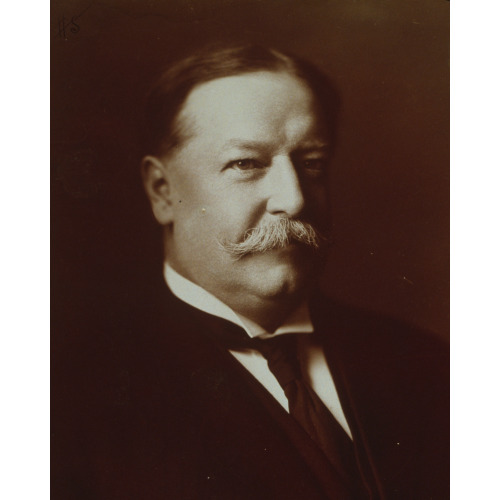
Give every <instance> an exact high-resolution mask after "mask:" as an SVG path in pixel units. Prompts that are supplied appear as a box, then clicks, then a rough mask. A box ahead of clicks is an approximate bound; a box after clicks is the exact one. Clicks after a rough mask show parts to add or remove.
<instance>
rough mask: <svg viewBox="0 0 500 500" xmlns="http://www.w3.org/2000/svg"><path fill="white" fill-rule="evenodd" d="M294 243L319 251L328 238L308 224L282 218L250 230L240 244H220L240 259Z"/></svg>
mask: <svg viewBox="0 0 500 500" xmlns="http://www.w3.org/2000/svg"><path fill="white" fill-rule="evenodd" d="M292 241H297V242H299V243H302V244H303V245H306V246H309V247H311V248H313V249H315V250H318V249H319V248H320V247H321V246H322V244H323V243H324V242H325V241H327V238H326V237H325V236H323V235H322V234H321V233H320V232H319V231H318V230H317V229H316V228H315V227H314V226H312V225H311V224H309V223H308V222H302V221H300V220H294V219H288V218H286V217H280V218H279V219H271V220H269V221H267V222H265V223H262V224H260V225H259V226H257V227H254V228H252V229H249V230H248V231H246V232H245V235H244V237H243V241H242V242H240V243H232V242H225V241H224V242H219V243H220V245H221V246H222V248H223V249H224V250H225V251H226V252H227V253H229V254H231V255H232V256H233V257H235V258H237V259H240V258H241V257H244V256H245V255H249V254H252V253H262V252H267V251H269V250H275V249H278V248H284V247H286V246H287V245H289V244H290V243H291V242H292Z"/></svg>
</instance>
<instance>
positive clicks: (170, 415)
mask: <svg viewBox="0 0 500 500" xmlns="http://www.w3.org/2000/svg"><path fill="white" fill-rule="evenodd" d="M180 5H181V3H179V6H180ZM179 8H180V7H179ZM247 8H248V6H247ZM199 9H200V10H199V12H204V13H205V14H206V13H207V12H208V11H207V10H203V9H202V8H201V7H199ZM250 10H251V9H250ZM173 12H174V11H171V12H170V14H172V13H173ZM193 12H194V11H193ZM221 12H223V11H221ZM359 12H361V11H359ZM90 14H91V11H89V13H88V14H86V15H90ZM365 14H366V12H365ZM164 15H167V17H168V13H167V14H165V13H164ZM172 15H173V14H172ZM217 15H221V16H222V15H223V14H221V13H219V14H217ZM217 15H215V18H210V20H211V21H210V22H216V21H215V20H216V19H218V18H217ZM214 19H215V20H214ZM78 22H79V23H80V22H81V23H82V25H83V22H84V16H83V14H82V15H81V17H79V18H78ZM94 22H97V21H94ZM197 22H200V23H201V22H203V16H202V17H200V18H199V19H198V21H197ZM287 22H289V23H290V21H287ZM154 24H155V21H154V20H153V21H150V27H151V26H152V27H154ZM291 24H293V23H291ZM153 32H154V30H153ZM141 33H143V32H142V31H141ZM147 33H148V34H147V36H145V38H147V40H149V37H150V36H151V33H152V32H151V31H147ZM158 33H160V31H158ZM136 36H137V35H136ZM141 36H142V35H141ZM101 38H105V36H102V35H101ZM222 38H224V39H222ZM237 38H239V39H237ZM243 38H244V40H242V39H241V37H218V36H213V37H202V36H200V40H199V41H198V42H199V43H198V42H197V43H196V44H194V45H193V44H192V45H193V46H191V47H190V50H179V51H178V52H179V53H178V54H176V57H170V58H168V62H167V63H166V64H164V65H163V66H162V67H161V68H156V71H155V72H154V73H155V78H154V79H151V80H152V81H149V82H147V84H146V83H144V82H142V80H143V79H141V78H140V77H139V76H138V75H137V76H135V80H134V79H133V78H132V80H133V81H137V82H139V81H141V82H142V83H141V84H140V89H141V91H140V92H136V96H138V95H139V94H140V97H139V96H138V98H137V104H136V105H137V110H138V111H137V113H136V114H135V115H134V116H133V118H134V120H135V122H136V123H137V124H138V125H137V128H136V130H135V132H136V134H135V139H134V140H133V141H134V144H135V145H134V146H131V145H129V147H130V148H131V149H130V151H134V153H133V154H132V155H131V156H130V157H128V160H127V161H128V162H130V163H132V162H131V159H133V160H134V161H136V164H135V171H136V174H134V175H135V176H130V179H129V180H133V181H134V182H135V183H136V185H137V186H138V188H137V193H138V192H139V190H142V193H141V196H142V201H141V203H142V205H140V203H139V202H137V205H134V204H130V203H129V204H128V205H129V211H130V212H132V209H133V211H134V213H135V215H134V216H133V217H130V219H129V220H128V222H127V221H126V220H125V221H123V222H121V223H120V224H121V225H120V226H119V227H128V228H129V230H130V232H131V234H130V236H129V239H130V241H131V242H132V241H133V245H132V243H130V247H131V248H134V250H133V251H132V250H128V252H129V253H128V254H127V250H124V249H123V247H122V246H121V245H119V244H117V242H118V238H116V240H113V238H110V237H108V238H110V239H108V240H107V241H108V243H107V245H108V247H110V248H109V249H108V252H110V253H111V251H112V252H113V259H109V262H111V261H112V260H113V262H114V263H115V264H113V265H110V266H109V267H107V268H106V266H104V265H103V260H102V259H100V258H95V259H94V257H91V256H82V257H81V258H80V260H79V261H78V262H79V264H78V266H76V267H78V270H77V271H75V270H73V268H72V265H71V262H70V261H68V260H65V259H64V258H63V257H64V255H66V254H67V253H69V252H68V251H67V250H66V253H65V252H64V251H63V250H64V248H63V246H62V245H61V246H60V247H61V248H62V250H59V253H58V254H57V255H58V256H59V257H60V261H59V268H60V270H59V271H57V272H56V281H57V288H56V290H57V293H58V297H59V299H58V300H59V307H61V311H62V312H61V313H60V314H58V315H57V316H56V318H55V320H54V330H55V331H56V338H55V340H54V341H53V353H54V354H53V357H54V360H55V361H54V365H53V380H55V382H54V387H55V388H56V391H55V392H56V396H55V397H54V403H53V413H54V418H53V423H52V439H53V456H54V460H53V465H52V477H53V479H52V488H53V495H54V498H61V499H63V498H64V499H70V498H75V499H98V498H102V499H111V498H116V499H125V498H127V499H228V500H229V499H249V500H250V499H269V500H272V499H318V500H319V499H330V500H337V499H338V500H343V499H345V500H347V499H351V500H356V499H360V500H361V499H387V500H389V499H411V498H415V499H445V498H449V485H448V482H449V480H448V472H449V470H448V463H449V459H448V453H449V451H448V418H449V412H448V347H447V343H446V342H445V341H444V338H443V335H441V336H440V335H436V334H434V333H430V332H428V331H427V329H426V328H423V327H421V326H419V325H418V324H415V323H414V322H412V321H408V318H406V321H405V318H401V317H399V318H395V317H392V316H391V315H390V314H383V313H380V312H376V311H375V310H373V308H371V309H370V308H366V307H362V306H360V305H359V304H358V305H356V304H352V303H351V304H350V303H347V302H345V301H342V300H339V299H338V297H337V298H332V297H331V296H329V294H328V293H325V291H324V287H322V286H321V283H322V281H324V280H325V277H326V279H328V278H329V277H330V279H331V276H334V274H332V271H330V270H329V265H331V264H329V263H328V261H329V257H330V256H331V254H332V252H333V251H334V249H335V239H336V226H335V216H334V214H332V199H334V198H335V185H334V183H333V182H332V172H334V171H335V170H334V169H335V168H338V166H337V167H336V166H335V161H336V154H337V147H338V143H339V136H340V137H342V133H341V128H342V123H341V122H340V121H339V114H340V111H341V108H342V105H343V103H342V101H343V99H342V92H341V91H339V88H338V85H337V84H336V81H335V75H330V74H328V73H327V72H325V71H324V70H323V69H322V68H321V67H320V65H319V64H314V63H312V62H311V61H310V60H309V58H308V57H306V56H305V55H304V54H303V53H301V54H300V56H299V55H296V54H295V53H294V52H293V51H290V50H284V49H281V48H276V47H275V46H273V45H271V44H270V43H265V41H264V40H259V37H258V36H255V33H249V34H247V36H245V37H243ZM144 43H145V44H147V43H149V42H148V41H145V42H144ZM179 43H180V42H179ZM136 66H137V67H138V66H139V63H136ZM338 76H339V75H337V77H338ZM340 76H341V75H340ZM138 85H139V84H138ZM93 99H94V98H93ZM95 99H96V100H99V98H98V97H95ZM96 102H97V101H96ZM105 102H106V101H105V100H104V101H103V103H104V104H103V105H104V106H106V104H105ZM110 102H111V101H110ZM116 102H124V100H123V98H120V99H117V100H116ZM139 110H140V111H139ZM105 114H106V113H104V114H103V115H102V117H103V120H104V115H105ZM129 119H131V118H130V117H129ZM101 127H102V129H101V132H99V133H102V134H103V137H104V136H108V137H109V136H110V134H111V135H112V132H110V130H111V129H107V128H106V125H104V122H101ZM77 129H78V127H77V128H76V129H75V130H77ZM65 133H68V134H69V135H71V132H65ZM86 133H87V132H86ZM62 135H64V134H63V133H62V132H61V136H62ZM77 135H78V133H77ZM125 135H126V134H125V133H122V134H121V137H122V142H121V146H120V150H123V148H125V149H126V146H125V145H126V142H123V139H124V137H125ZM86 140H88V138H87V137H85V138H84V139H82V138H81V137H80V138H79V139H78V141H80V142H82V143H85V141H86ZM78 141H77V142H78ZM68 144H70V143H68ZM74 144H76V143H71V144H70V145H69V146H68V145H67V144H66V145H65V146H64V147H61V148H60V149H58V150H57V151H56V155H59V156H56V160H57V163H58V165H59V170H58V174H57V175H59V176H60V177H58V179H59V180H60V183H61V185H64V186H65V189H69V191H71V192H72V193H73V194H76V193H79V196H80V198H83V199H85V200H88V199H90V198H92V196H94V197H96V198H99V196H100V194H99V193H102V192H106V187H105V184H104V187H102V185H101V187H97V188H96V187H95V186H96V184H95V183H92V186H93V187H92V188H91V191H88V190H87V191H82V192H80V191H77V190H75V188H74V184H72V178H71V176H68V174H67V171H68V169H69V170H71V169H70V168H69V165H76V167H74V168H77V169H80V170H79V173H78V174H77V175H76V177H78V175H80V176H81V175H82V171H85V168H88V169H89V170H92V168H93V165H94V164H95V163H94V160H93V157H94V155H95V154H96V152H99V151H101V153H102V151H103V150H102V149H100V148H101V146H96V148H94V149H92V148H91V149H85V148H84V147H78V150H79V151H80V157H77V156H73V157H72V158H73V159H72V160H71V159H70V160H68V159H67V158H68V157H65V156H64V151H65V149H64V148H65V147H66V148H67V149H66V150H69V151H71V150H72V148H74V147H75V146H74ZM95 144H97V143H96V142H94V145H95ZM373 153H374V154H375V152H373ZM121 154H124V153H123V152H122V153H121ZM82 155H83V159H82ZM106 155H110V153H109V152H108V153H106V152H104V153H103V156H104V157H105V156H106ZM61 158H66V160H64V161H63V160H61ZM61 165H62V166H61ZM82 165H84V166H85V167H84V168H83V170H82ZM65 172H66V173H65ZM109 172H110V173H109V174H107V175H109V179H112V182H111V183H112V185H113V186H114V189H115V190H117V187H116V186H121V185H124V184H126V182H128V181H127V176H126V174H122V172H121V171H120V170H119V168H118V167H116V168H114V169H113V168H111V167H110V169H109ZM137 172H139V173H140V175H139V173H137ZM87 173H88V171H87ZM99 175H101V176H102V175H103V174H102V173H100V174H99ZM101 178H103V177H101ZM141 181H142V182H141ZM139 185H141V186H140V188H139ZM79 186H80V188H81V185H79ZM120 189H122V188H120ZM126 189H130V188H126ZM126 189H125V191H121V192H122V193H123V192H125V193H127V192H128V191H126ZM133 189H135V188H133ZM100 190H101V191H100ZM115 192H118V191H115ZM89 193H91V195H89ZM122 196H123V195H122ZM77 197H78V196H77ZM125 198H126V197H125V196H123V199H125ZM116 199H119V197H117V198H116ZM130 199H132V198H130ZM137 199H139V198H137ZM60 200H63V197H62V196H61V197H60ZM60 203H61V206H64V204H63V202H62V201H61V202H60ZM394 203H395V202H394ZM121 206H122V205H120V204H119V203H117V204H116V206H115V207H112V208H110V207H109V206H107V208H106V210H105V211H101V212H99V217H95V218H94V225H96V224H97V226H99V224H98V223H97V221H98V220H99V219H100V218H101V217H103V215H104V214H108V215H110V214H113V215H114V216H117V217H118V218H119V217H120V216H121V215H123V214H125V213H126V212H124V211H123V210H122V209H121ZM123 206H124V205H123ZM136 206H137V207H139V206H142V208H141V209H139V208H137V209H136V208H135V207H136ZM130 207H131V208H130ZM80 210H82V211H83V212H82V213H84V212H85V209H83V208H80ZM87 210H88V209H87ZM141 210H142V211H141ZM72 211H73V212H72V213H76V212H77V211H78V210H77V209H74V208H73V209H72ZM148 212H150V214H152V217H151V216H150V215H148ZM96 213H97V212H96ZM134 217H136V218H137V219H134ZM148 217H149V218H148ZM62 219H63V218H62V217H61V222H60V225H61V227H64V221H63V220H62ZM103 224H104V225H105V223H103ZM138 226H141V227H142V228H143V229H142V231H143V233H142V235H143V236H142V237H141V232H140V230H135V229H134V228H135V227H138ZM102 227H104V226H102ZM144 228H146V229H144ZM146 232H148V234H150V235H154V237H153V238H151V239H150V240H147V238H148V237H149V236H148V237H146V236H144V235H145V234H146ZM87 234H90V233H87ZM101 236H102V233H101ZM155 238H156V239H155ZM100 239H101V241H102V238H100ZM104 239H106V237H104ZM81 241H82V240H81V239H80V244H81ZM95 241H97V238H96V239H95ZM113 241H114V243H113ZM67 245H69V243H67ZM91 247H92V245H88V244H87V243H84V244H83V246H82V245H80V248H91ZM373 254H374V252H371V255H373ZM123 255H128V257H127V258H125V257H124V256H123ZM61 256H63V257H61ZM132 256H133V257H132ZM120 259H121V260H120ZM82 262H86V263H87V267H88V268H89V269H90V268H91V267H93V268H94V270H93V271H92V272H93V273H94V274H92V276H89V275H88V274H87V273H86V267H85V266H84V265H82V264H81V263H82ZM116 262H119V265H118V264H116ZM88 263H93V265H91V266H89V265H88ZM403 278H404V280H406V282H407V283H408V282H409V283H411V285H413V282H412V281H411V280H410V279H408V278H407V277H406V276H403ZM65 287H66V288H65ZM394 290H395V289H394Z"/></svg>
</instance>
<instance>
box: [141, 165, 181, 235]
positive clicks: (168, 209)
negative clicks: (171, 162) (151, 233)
mask: <svg viewBox="0 0 500 500" xmlns="http://www.w3.org/2000/svg"><path fill="white" fill-rule="evenodd" d="M141 175H142V183H143V185H144V189H145V191H146V195H147V197H148V198H149V201H150V203H151V208H152V210H153V215H154V216H155V218H156V220H157V221H158V222H159V223H160V224H161V225H162V226H165V225H167V224H170V223H171V222H172V221H173V211H172V200H171V186H170V182H169V179H168V168H167V166H166V165H164V164H163V163H162V162H161V161H160V160H159V159H158V158H156V157H155V156H145V157H144V158H143V160H142V163H141Z"/></svg>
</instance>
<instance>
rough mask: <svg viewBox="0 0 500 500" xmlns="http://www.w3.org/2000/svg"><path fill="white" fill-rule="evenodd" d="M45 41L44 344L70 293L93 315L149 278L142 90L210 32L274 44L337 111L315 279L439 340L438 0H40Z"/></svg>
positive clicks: (443, 308)
mask: <svg viewBox="0 0 500 500" xmlns="http://www.w3.org/2000/svg"><path fill="white" fill-rule="evenodd" d="M50 36H51V67H52V70H51V106H52V116H51V128H52V141H51V155H52V162H51V175H52V177H51V178H52V184H51V198H52V212H51V213H52V229H51V243H52V308H53V309H52V310H53V318H55V323H56V325H57V326H60V327H61V328H56V329H55V330H54V333H53V340H54V343H55V345H56V346H57V345H58V344H59V341H60V340H62V338H63V337H67V336H68V335H71V333H70V329H68V328H67V325H68V324H70V323H71V322H72V321H75V318H74V317H72V311H73V308H74V303H75V302H78V301H81V300H86V301H87V302H88V301H89V300H91V299H89V295H91V296H92V297H93V299H94V300H95V305H96V307H98V308H99V307H100V308H101V312H102V313H105V312H106V309H108V308H112V305H113V304H112V302H113V301H120V300H122V299H123V298H124V296H125V295H130V293H133V292H132V291H127V290H130V283H136V284H137V291H138V293H137V298H136V299H134V300H141V293H140V290H141V285H140V280H141V276H142V275H148V274H151V273H154V272H159V260H160V238H159V230H158V228H157V227H156V224H155V223H154V222H153V219H152V216H151V215H150V211H149V207H148V205H147V203H146V200H145V196H144V195H143V193H142V188H141V186H140V177H139V162H140V156H141V152H140V150H139V148H138V143H137V139H138V136H139V117H140V112H141V105H142V100H143V96H144V94H145V92H146V89H147V86H148V85H149V83H150V82H151V80H152V79H153V78H154V77H155V76H156V75H157V74H158V71H159V70H160V68H161V67H164V66H165V65H166V64H168V62H169V61H170V60H172V58H174V57H178V56H179V55H182V54H183V53H185V52H188V51H189V50H190V49H192V48H193V47H196V46H198V45H200V44H204V43H206V42H209V41H212V40H251V41H257V42H262V43H263V44H270V45H274V46H277V47H278V48H282V49H285V50H290V51H292V52H295V53H297V54H299V55H302V56H305V57H307V58H309V59H311V60H312V61H313V62H316V63H317V64H318V65H319V66H320V67H322V68H323V69H324V70H325V71H326V72H327V73H328V74H330V75H331V76H332V78H333V79H334V81H335V82H336V85H337V87H338V89H339V91H340V94H341V99H342V106H343V110H342V114H341V121H340V127H339V137H338V150H337V154H336V158H335V162H334V172H333V175H332V186H331V187H332V210H333V219H334V221H335V245H334V247H333V249H332V252H331V259H330V264H329V266H328V268H327V271H326V273H325V276H324V280H323V285H324V289H325V290H326V291H327V293H328V294H329V295H330V296H332V297H334V298H339V299H341V300H342V301H343V302H348V303H351V304H354V305H358V306H361V307H364V308H368V309H373V310H377V311H381V312H385V313H388V314H390V315H392V316H396V317H399V318H403V319H405V320H407V321H409V322H411V323H416V324H418V325H420V326H423V327H425V328H429V329H431V330H433V331H435V332H436V333H437V334H439V335H440V336H442V337H447V335H448V324H449V271H448V270H449V212H448V210H449V209H448V206H449V189H448V185H449V63H448V61H449V59H448V57H449V3H448V2H447V1H445V0H378V1H375V0H336V1H335V0H301V1H298V0H265V1H264V0H253V1H252V0H211V1H208V0H169V1H165V0H163V1H159V0H102V1H99V2H96V1H94V2H91V1H87V2H86V1H83V0H65V1H61V0H53V1H52V11H51V33H50ZM33 78H34V80H35V81H36V75H33ZM110 283H112V284H114V287H115V289H116V290H119V289H120V288H121V286H122V285H123V290H121V294H122V295H120V293H117V294H115V295H114V296H113V297H111V296H109V295H113V294H108V292H106V290H110ZM97 290H103V292H102V294H101V295H100V294H99V293H96V291H97ZM106 298H107V299H108V300H109V301H110V303H108V304H105V305H102V302H103V300H106ZM127 299H128V300H130V296H128V297H127ZM144 300H146V299H144ZM87 305H88V304H87ZM81 319H82V318H80V320H81Z"/></svg>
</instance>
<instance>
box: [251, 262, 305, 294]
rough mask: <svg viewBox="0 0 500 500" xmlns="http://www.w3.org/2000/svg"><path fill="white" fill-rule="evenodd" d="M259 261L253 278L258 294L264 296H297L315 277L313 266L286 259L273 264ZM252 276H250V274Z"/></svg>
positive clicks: (253, 272)
mask: <svg viewBox="0 0 500 500" xmlns="http://www.w3.org/2000/svg"><path fill="white" fill-rule="evenodd" d="M263 264H264V263H260V262H259V263H258V264H257V265H255V266H252V267H253V268H254V269H253V271H251V272H252V275H251V280H252V281H253V283H254V286H255V289H256V290H258V294H259V295H260V296H261V297H263V298H270V299H274V298H282V297H286V296H295V295H297V294H299V293H301V292H303V291H304V290H305V289H306V288H307V287H308V286H309V285H310V283H311V281H312V280H313V279H314V273H313V270H312V266H306V265H304V264H303V263H302V265H300V266H299V265H297V263H290V262H287V261H286V260H280V261H278V262H276V263H274V264H273V265H269V264H268V265H263ZM249 277H250V276H249Z"/></svg>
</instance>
